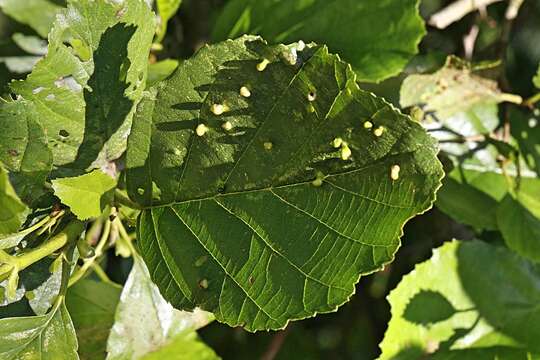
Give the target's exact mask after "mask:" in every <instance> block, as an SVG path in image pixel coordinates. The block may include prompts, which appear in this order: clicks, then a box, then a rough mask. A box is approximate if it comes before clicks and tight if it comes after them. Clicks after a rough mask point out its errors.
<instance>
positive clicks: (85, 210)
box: [52, 170, 116, 220]
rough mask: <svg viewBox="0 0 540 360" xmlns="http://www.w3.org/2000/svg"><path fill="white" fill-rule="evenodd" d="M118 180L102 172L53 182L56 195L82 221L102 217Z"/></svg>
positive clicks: (95, 171) (98, 171) (93, 172)
mask: <svg viewBox="0 0 540 360" xmlns="http://www.w3.org/2000/svg"><path fill="white" fill-rule="evenodd" d="M115 186H116V180H115V179H113V178H111V177H110V176H109V175H107V174H105V173H103V172H102V171H101V170H94V171H92V172H91V173H88V174H85V175H81V176H77V177H71V178H61V179H55V180H53V181H52V187H53V189H54V194H55V195H56V196H58V197H59V198H60V200H61V201H62V203H63V204H65V205H67V206H69V207H70V209H71V211H72V212H73V213H74V214H75V215H76V216H77V217H78V218H79V219H81V220H86V219H90V218H95V217H98V216H99V215H101V212H102V210H103V209H104V208H105V206H107V205H109V204H110V203H111V201H112V195H113V194H112V190H113V189H114V188H115Z"/></svg>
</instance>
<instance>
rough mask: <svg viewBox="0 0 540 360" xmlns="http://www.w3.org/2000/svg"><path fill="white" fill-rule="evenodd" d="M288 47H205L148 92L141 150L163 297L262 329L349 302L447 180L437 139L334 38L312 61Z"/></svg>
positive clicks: (133, 175)
mask: <svg viewBox="0 0 540 360" xmlns="http://www.w3.org/2000/svg"><path fill="white" fill-rule="evenodd" d="M293 46H295V45H293ZM288 54H290V47H285V46H283V45H280V46H276V47H270V46H268V45H266V43H264V42H263V41H262V40H260V39H259V38H255V37H244V38H240V39H238V40H235V41H227V42H224V43H221V44H218V45H214V46H211V47H205V48H203V49H202V50H201V51H200V52H199V53H198V54H197V55H196V56H195V57H194V58H192V59H190V60H188V61H185V62H183V63H182V64H181V65H180V67H179V69H178V71H176V72H175V74H174V75H173V76H172V77H171V78H170V79H169V80H167V81H166V82H165V83H164V84H163V85H161V86H160V87H159V89H158V91H157V95H154V96H156V100H155V101H154V100H152V98H150V97H149V98H148V99H147V100H145V101H144V102H142V103H141V104H140V107H139V109H138V114H137V116H136V119H135V121H134V127H133V129H132V133H131V135H130V139H129V146H128V153H127V168H128V171H127V186H128V190H129V193H130V196H131V198H132V199H134V200H136V201H138V202H139V203H141V204H142V205H144V206H147V207H148V206H153V207H152V208H151V209H146V210H145V211H143V212H142V214H141V216H140V218H139V226H138V239H139V245H140V247H141V250H142V255H143V257H144V259H145V261H146V263H147V265H148V267H149V268H150V272H151V274H152V275H153V280H154V281H155V282H156V284H157V285H158V286H159V287H160V290H161V292H162V294H163V296H164V297H165V298H166V299H167V300H168V301H170V302H171V303H172V304H173V305H174V306H175V307H178V308H180V309H192V308H194V307H195V306H200V307H201V308H203V309H204V310H207V311H211V312H213V313H214V314H215V315H216V318H217V319H218V320H220V321H222V322H226V323H227V324H229V325H231V326H238V325H243V326H245V328H246V329H248V330H252V331H253V330H260V329H279V328H282V327H284V326H285V325H286V324H287V322H288V321H289V320H291V319H302V318H306V317H310V316H314V315H315V313H317V312H329V311H335V310H336V309H337V307H338V306H339V305H341V304H343V303H344V302H346V301H348V299H349V298H350V296H351V295H352V294H353V293H354V284H355V283H356V282H357V281H358V279H359V275H361V274H367V273H370V272H373V271H376V270H378V269H380V268H382V267H383V265H384V264H386V263H388V262H390V261H391V260H392V259H393V254H394V253H395V251H396V250H397V248H398V247H399V237H400V236H401V229H402V226H403V224H404V223H405V222H406V221H407V220H408V219H410V218H411V217H413V216H414V215H416V214H418V213H421V212H423V211H425V210H426V209H428V208H429V207H430V206H431V203H432V201H433V198H434V192H435V190H436V189H437V188H438V187H439V186H440V179H441V177H442V169H441V165H440V163H439V162H438V161H437V159H436V152H437V150H436V146H435V144H434V141H433V140H432V139H431V138H430V137H429V136H428V135H427V134H426V133H425V132H424V130H423V129H422V128H421V126H420V125H418V124H417V123H415V122H413V121H411V120H410V119H409V118H408V117H406V116H403V115H402V114H401V113H399V112H398V111H397V110H396V109H395V108H393V107H392V106H391V105H389V104H388V103H386V102H385V101H384V100H382V99H380V98H377V97H375V96H374V95H373V94H371V93H368V92H365V91H362V90H360V89H359V88H358V85H357V82H356V76H355V74H354V72H353V71H352V69H351V68H350V66H348V65H347V64H346V63H343V62H341V61H340V60H339V58H338V57H337V56H335V55H330V54H328V50H327V48H326V47H323V46H309V47H308V48H306V49H304V50H303V51H300V52H298V55H299V56H300V58H301V61H302V66H296V65H291V64H290V62H288V59H289V57H288V56H287V55H288ZM263 58H264V59H267V60H268V61H269V64H267V66H266V68H265V69H264V71H259V70H263V66H262V65H261V64H263V65H265V64H266V61H264V60H262V59H263ZM243 87H245V88H244V89H242V88H243ZM246 90H248V91H247V92H246ZM248 93H249V94H248ZM242 94H243V95H242ZM248 95H249V96H248ZM219 105H223V107H224V108H225V109H222V108H220V106H219ZM227 108H228V109H227ZM219 110H227V111H225V112H224V113H223V114H221V115H217V114H219V113H220V111H219ZM365 124H373V127H372V128H371V129H367V128H366V127H365ZM228 125H230V129H229V127H228ZM222 126H224V127H225V128H226V129H229V130H226V129H223V128H222ZM196 128H197V132H198V133H199V135H202V136H197V134H196V131H194V130H195V129H196ZM201 129H202V130H207V131H206V132H204V131H201ZM203 132H204V134H203ZM375 133H377V134H379V135H381V136H377V135H376V134H375ZM340 139H341V140H340ZM338 140H339V141H338ZM339 143H341V144H339ZM336 145H337V146H338V148H336V147H335V146H336ZM344 159H345V160H344ZM396 166H399V168H397V167H396ZM392 169H395V170H394V171H392ZM397 170H400V172H399V174H398V171H397ZM392 172H393V173H394V179H392V178H391V173H392ZM398 175H399V176H398ZM284 224H286V226H284ZM179 239H181V241H179Z"/></svg>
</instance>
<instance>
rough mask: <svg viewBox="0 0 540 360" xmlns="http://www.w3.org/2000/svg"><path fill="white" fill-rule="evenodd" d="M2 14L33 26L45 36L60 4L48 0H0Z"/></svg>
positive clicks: (59, 8)
mask: <svg viewBox="0 0 540 360" xmlns="http://www.w3.org/2000/svg"><path fill="white" fill-rule="evenodd" d="M0 8H1V9H2V11H3V12H4V14H6V15H8V16H11V17H12V18H14V19H15V20H17V21H18V22H20V23H23V24H25V25H28V26H30V27H31V28H33V29H34V30H35V31H36V32H37V33H38V34H39V35H40V36H41V37H43V38H46V37H47V34H48V33H49V30H50V29H51V27H52V24H53V21H54V19H55V17H56V14H57V13H58V12H59V11H60V10H61V9H62V7H61V6H59V5H57V4H55V3H54V2H52V1H49V0H24V1H18V0H0Z"/></svg>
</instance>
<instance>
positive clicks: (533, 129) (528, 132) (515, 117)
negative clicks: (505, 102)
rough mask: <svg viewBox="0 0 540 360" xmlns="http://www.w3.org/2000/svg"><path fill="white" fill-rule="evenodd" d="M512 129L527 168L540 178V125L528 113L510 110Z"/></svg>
mask: <svg viewBox="0 0 540 360" xmlns="http://www.w3.org/2000/svg"><path fill="white" fill-rule="evenodd" d="M509 117H510V119H511V120H510V121H511V122H510V128H511V130H512V136H513V137H514V138H515V139H516V140H517V142H518V145H519V150H520V151H521V154H522V156H523V158H524V159H525V162H526V164H527V166H528V167H529V168H530V169H532V170H534V171H535V172H536V174H537V175H538V176H540V124H539V120H538V119H537V118H535V117H533V116H530V114H529V113H528V112H523V111H519V110H516V109H514V108H511V109H510V115H509Z"/></svg>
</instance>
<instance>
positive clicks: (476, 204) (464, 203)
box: [435, 176, 498, 230]
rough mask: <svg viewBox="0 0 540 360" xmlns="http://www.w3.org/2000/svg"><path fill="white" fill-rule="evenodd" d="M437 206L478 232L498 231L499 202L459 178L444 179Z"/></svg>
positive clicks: (438, 194)
mask: <svg viewBox="0 0 540 360" xmlns="http://www.w3.org/2000/svg"><path fill="white" fill-rule="evenodd" d="M435 205H436V206H437V207H438V208H439V209H440V210H442V211H443V212H444V213H446V214H447V215H449V216H451V217H452V218H454V219H455V220H457V221H458V222H460V223H463V224H467V225H471V226H473V227H474V228H476V229H478V230H497V206H498V202H497V201H496V200H495V199H493V198H492V197H491V196H489V195H488V194H486V193H484V192H482V191H481V190H479V189H477V188H475V187H474V186H471V185H469V184H467V183H464V182H463V181H462V180H461V179H459V178H457V177H452V176H447V177H446V178H445V179H444V181H443V186H442V187H441V189H440V190H439V192H438V193H437V202H436V203H435Z"/></svg>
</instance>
